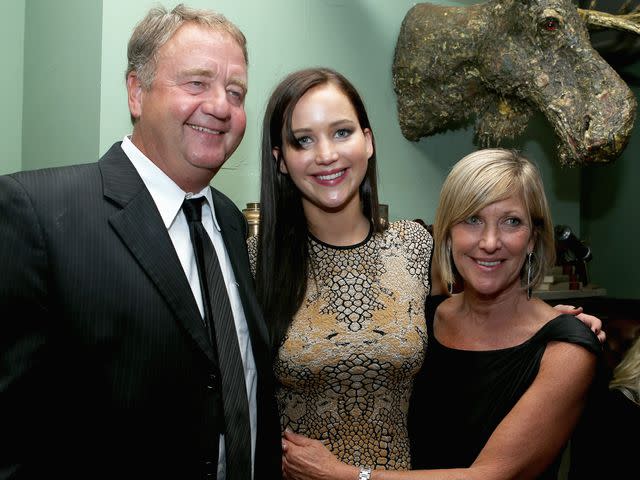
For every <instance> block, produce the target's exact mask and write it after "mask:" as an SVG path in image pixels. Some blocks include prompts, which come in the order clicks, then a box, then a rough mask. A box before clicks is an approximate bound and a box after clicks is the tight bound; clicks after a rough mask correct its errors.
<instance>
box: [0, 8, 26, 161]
mask: <svg viewBox="0 0 640 480" xmlns="http://www.w3.org/2000/svg"><path fill="white" fill-rule="evenodd" d="M6 3H7V4H6V5H3V8H2V15H0V48H1V49H2V69H1V70H0V105H1V106H2V115H1V116H0V153H1V154H0V173H6V172H14V171H16V170H20V169H21V167H22V82H23V75H22V70H23V59H24V11H25V0H12V1H10V2H6Z"/></svg>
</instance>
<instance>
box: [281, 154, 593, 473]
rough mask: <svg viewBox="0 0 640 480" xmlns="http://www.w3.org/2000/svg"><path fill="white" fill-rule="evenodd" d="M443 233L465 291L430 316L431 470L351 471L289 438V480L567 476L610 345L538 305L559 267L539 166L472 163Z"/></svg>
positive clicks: (419, 454)
mask: <svg viewBox="0 0 640 480" xmlns="http://www.w3.org/2000/svg"><path fill="white" fill-rule="evenodd" d="M434 234H435V245H436V248H435V261H436V262H437V264H438V265H440V267H441V272H442V278H443V279H444V281H446V282H452V281H453V279H454V272H457V274H458V275H459V276H460V277H461V278H462V279H463V282H464V289H463V291H462V292H461V293H459V294H455V295H452V296H451V297H449V298H446V299H445V300H444V301H443V302H442V303H440V304H439V305H434V308H430V309H429V311H428V312H427V329H428V330H429V333H430V336H429V348H428V349H427V355H426V358H425V368H424V369H423V370H422V372H421V374H420V376H419V378H418V379H417V381H416V390H415V392H414V396H413V397H412V414H411V415H410V417H409V429H410V431H411V433H412V455H413V456H412V460H413V462H414V464H415V466H416V467H422V468H425V469H426V468H429V469H430V470H415V471H411V472H391V471H385V470H382V469H377V468H375V467H376V466H375V465H367V464H361V466H360V468H358V467H354V466H352V465H346V464H344V463H340V462H338V460H337V459H336V457H335V456H333V455H331V454H330V453H329V452H328V451H327V450H326V449H325V448H324V446H323V445H322V444H321V443H320V442H317V441H315V440H310V439H307V438H305V437H302V436H300V435H296V434H293V433H290V432H286V433H285V441H284V460H283V468H284V472H285V476H286V478H290V479H320V478H332V479H337V480H339V479H345V480H353V479H356V478H360V479H367V478H372V479H375V480H384V479H390V480H394V479H396V480H404V479H425V480H426V479H432V478H433V479H454V478H472V479H473V478H481V479H510V478H518V479H527V478H556V476H557V466H558V464H557V462H555V463H554V460H557V458H558V457H559V455H560V453H561V451H562V447H563V446H564V445H565V444H566V442H567V440H568V439H569V437H570V435H571V432H572V430H573V428H574V426H575V425H576V423H577V421H578V418H579V416H580V412H581V410H582V408H583V406H584V403H585V399H586V397H587V392H588V389H589V386H590V384H591V381H592V378H593V376H594V373H595V365H596V356H597V352H598V351H599V350H600V344H599V342H598V339H597V338H596V336H595V335H594V334H593V332H591V331H590V330H589V329H588V328H587V327H586V326H585V325H584V324H583V323H582V322H580V321H579V320H577V319H575V318H574V317H572V316H568V315H558V311H557V310H556V309H554V308H552V307H550V306H549V305H547V304H546V303H545V302H543V301H542V300H539V299H536V298H532V297H531V296H530V291H531V289H532V288H533V287H535V285H537V284H538V283H539V281H540V280H541V278H542V276H543V274H544V271H545V268H546V267H548V266H550V265H552V264H553V260H554V240H553V225H552V223H551V217H550V214H549V210H548V206H547V202H546V198H545V195H544V189H543V186H542V181H541V179H540V176H539V173H538V171H537V169H536V168H535V166H534V165H533V164H532V163H530V162H529V161H528V160H526V159H524V158H523V157H521V156H519V155H518V154H516V153H515V152H511V151H507V150H501V149H494V150H481V151H478V152H475V153H473V154H471V155H468V156H467V157H465V158H463V159H462V160H461V161H460V162H458V163H457V164H456V165H455V166H454V168H453V169H452V171H451V173H450V174H449V176H448V177H447V179H446V180H445V183H444V186H443V188H442V192H441V196H440V203H439V206H438V210H437V213H436V219H435V225H434Z"/></svg>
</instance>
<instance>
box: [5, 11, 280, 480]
mask: <svg viewBox="0 0 640 480" xmlns="http://www.w3.org/2000/svg"><path fill="white" fill-rule="evenodd" d="M128 57H129V63H128V68H127V73H126V84H127V91H128V103H129V109H130V113H131V118H132V120H133V133H132V135H131V136H130V137H126V138H124V140H123V141H122V142H117V143H116V144H114V145H113V146H112V147H111V149H110V150H109V151H108V152H107V153H106V154H105V155H104V156H103V157H102V158H101V159H100V160H99V162H98V163H93V164H87V165H80V166H72V167H64V168H56V169H48V170H40V171H33V172H21V173H16V174H13V175H8V176H3V177H0V245H1V247H0V248H1V249H2V255H0V272H1V275H0V307H1V308H2V312H3V313H2V321H1V322H0V431H1V432H2V434H1V436H2V441H1V443H2V446H1V448H0V478H20V479H22V478H38V479H41V478H65V479H70V478H83V479H95V478H110V479H121V478H138V479H143V478H144V479H146V478H176V479H189V478H218V479H227V480H235V479H238V480H239V479H244V480H249V479H251V478H253V479H258V478H264V479H271V478H277V477H278V476H279V475H280V474H281V471H280V457H281V450H280V439H279V437H280V432H279V426H278V420H277V413H276V408H275V403H274V399H273V395H272V393H273V392H272V390H273V383H272V382H273V379H272V372H271V357H270V353H269V349H268V338H267V332H266V327H265V324H264V320H263V318H262V316H261V313H260V311H259V307H258V304H257V301H256V298H255V294H254V292H253V286H252V280H251V276H250V272H249V266H248V258H247V253H246V247H245V235H246V222H245V221H244V217H243V216H242V214H241V212H240V211H239V210H238V209H237V208H236V207H235V205H234V204H233V203H232V202H231V201H230V200H229V199H228V198H227V197H225V196H224V195H223V194H222V193H220V192H218V191H217V190H215V189H213V188H211V187H209V182H210V181H211V179H212V178H213V176H214V175H215V174H216V173H217V172H218V170H219V169H220V167H221V166H222V165H223V164H224V162H225V161H226V160H227V159H228V158H229V157H230V156H231V154H232V153H233V152H234V151H235V149H236V148H237V146H238V144H239V143H240V141H241V140H242V137H243V135H244V130H245V125H246V117H245V111H244V97H245V94H246V90H247V53H246V41H245V37H244V35H243V34H242V32H241V31H240V30H239V29H238V28H237V27H236V26H235V25H233V24H232V23H231V22H229V21H228V20H227V19H225V18H224V17H223V16H221V15H219V14H217V13H214V12H211V11H204V10H195V9H191V8H188V7H185V6H182V5H179V6H177V7H176V8H175V9H174V10H173V11H171V12H167V11H166V10H164V9H163V8H154V9H152V10H151V11H150V12H149V13H148V15H147V16H146V17H145V18H144V19H143V20H142V21H141V22H140V23H139V24H138V25H137V26H136V28H135V30H134V32H133V35H132V37H131V39H130V41H129V48H128ZM200 197H202V198H204V199H205V200H204V202H201V201H197V202H196V203H198V205H200V206H201V208H202V214H201V215H202V220H201V223H200V222H199V221H198V219H195V220H193V219H192V218H191V217H190V218H189V219H188V218H187V216H186V215H187V213H188V212H187V211H186V210H183V208H182V207H183V203H184V204H185V208H186V204H187V203H193V202H185V199H196V198H200ZM198 208H200V207H198ZM192 222H195V223H192ZM196 224H198V227H195V226H194V225H196ZM201 227H204V230H206V232H207V233H206V235H207V237H210V238H211V242H210V243H209V245H210V244H211V243H212V244H213V247H214V248H215V252H216V253H215V255H214V254H211V255H210V256H209V257H216V256H217V258H218V259H219V263H220V270H221V272H222V276H220V275H218V277H216V278H218V279H222V280H221V282H223V283H221V285H222V287H221V289H222V290H220V291H222V292H223V294H222V300H220V299H218V300H216V301H220V302H223V303H224V304H225V305H227V306H229V305H230V309H229V308H227V310H230V311H231V312H232V317H229V318H230V320H229V321H228V322H227V323H225V324H224V325H225V327H224V328H229V329H230V330H229V331H230V332H231V334H229V333H228V332H227V333H225V331H224V329H221V328H220V324H218V323H216V322H222V321H223V320H218V318H222V317H223V315H222V314H220V312H218V311H215V310H216V309H217V307H216V306H215V305H217V304H215V303H210V302H214V300H213V299H211V297H214V296H216V295H215V294H214V293H213V291H214V289H213V287H212V286H211V283H207V282H210V281H211V279H210V278H209V277H208V275H209V270H207V268H209V266H205V263H207V261H208V259H207V258H204V260H202V263H200V264H198V262H200V260H201V259H202V258H203V255H204V256H206V255H207V254H206V251H205V253H204V254H203V253H202V252H201V253H198V248H197V247H196V248H194V247H193V246H192V239H193V238H194V235H196V236H197V234H196V233H194V232H195V231H196V230H197V228H201ZM194 229H195V230H194ZM200 238H204V237H200ZM194 241H195V240H194ZM207 242H209V240H208V239H207V240H206V241H204V243H207ZM204 243H203V242H201V243H200V244H199V245H203V244H204ZM198 255H200V257H199V256H198ZM214 283H215V280H214ZM227 296H228V300H227ZM221 304H222V303H221ZM220 342H224V343H222V344H221V343H220ZM221 345H223V346H222V347H221ZM228 346H232V347H233V348H231V347H228ZM231 350H234V351H235V352H239V355H238V354H236V359H235V360H233V359H232V360H229V357H228V351H231ZM228 372H232V373H231V374H229V373H228ZM234 372H236V373H234ZM237 372H239V373H237ZM243 376H244V379H243V378H242V377H243ZM233 382H236V385H240V387H239V390H236V391H239V392H240V393H241V395H238V396H237V397H236V396H235V394H233V395H232V394H229V393H227V392H228V390H227V388H228V387H227V384H229V383H233ZM244 390H246V394H245V391H244ZM228 408H235V413H233V415H234V417H233V418H231V417H229V415H230V414H229V413H228V411H227V410H228ZM240 426H241V427H242V429H243V432H245V433H246V435H245V436H244V437H242V436H240V437H238V436H237V434H236V433H234V432H236V431H237V430H238V429H240ZM236 438H240V440H235V439H236ZM234 442H235V443H234Z"/></svg>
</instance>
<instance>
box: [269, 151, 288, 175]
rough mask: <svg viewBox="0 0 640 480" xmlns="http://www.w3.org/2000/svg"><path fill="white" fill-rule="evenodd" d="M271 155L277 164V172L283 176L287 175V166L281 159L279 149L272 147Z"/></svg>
mask: <svg viewBox="0 0 640 480" xmlns="http://www.w3.org/2000/svg"><path fill="white" fill-rule="evenodd" d="M271 154H272V155H273V158H274V160H275V162H276V164H277V167H278V171H279V172H280V173H282V174H283V175H287V174H288V173H289V170H287V164H286V163H285V161H284V159H283V158H282V152H281V151H280V147H273V149H272V150H271Z"/></svg>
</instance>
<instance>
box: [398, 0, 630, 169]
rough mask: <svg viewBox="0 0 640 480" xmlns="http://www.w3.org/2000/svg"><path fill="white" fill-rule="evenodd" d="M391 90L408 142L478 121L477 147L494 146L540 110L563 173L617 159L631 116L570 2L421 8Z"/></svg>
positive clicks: (623, 92)
mask: <svg viewBox="0 0 640 480" xmlns="http://www.w3.org/2000/svg"><path fill="white" fill-rule="evenodd" d="M583 15H584V13H583ZM393 81H394V89H395V92H396V95H397V104H398V118H399V121H400V127H401V130H402V133H403V135H404V136H405V137H406V138H407V139H409V140H412V141H417V140H419V139H420V138H422V137H425V136H429V135H432V134H435V133H437V132H441V131H445V130H447V129H451V128H456V127H458V126H460V125H462V124H464V123H466V122H467V121H469V120H470V119H471V118H472V117H473V116H475V140H476V143H477V144H479V145H480V146H482V147H488V146H497V145H499V144H500V142H501V141H502V140H503V139H505V138H514V137H517V136H518V135H520V134H522V133H523V131H524V130H525V128H526V126H527V124H528V122H529V119H530V117H531V114H532V113H533V112H535V111H540V112H542V114H543V115H544V116H545V117H546V119H547V120H548V121H549V122H550V124H551V125H552V127H553V129H554V131H555V132H556V134H557V136H558V158H559V160H560V162H561V164H563V165H582V164H587V163H605V162H611V161H613V160H615V159H616V158H617V157H618V156H619V155H620V154H621V153H622V151H623V150H624V148H625V147H626V145H627V143H628V141H629V137H630V134H631V130H632V128H633V122H634V119H635V112H636V99H635V96H634V94H633V92H631V90H630V89H629V87H628V86H627V84H626V83H625V82H624V81H623V80H622V79H621V78H620V77H619V75H618V74H617V73H616V72H615V71H614V70H613V68H611V67H610V66H609V65H608V64H607V63H606V62H605V61H604V60H603V59H602V57H600V55H599V54H598V53H597V52H596V51H595V50H594V49H593V47H592V46H591V43H590V40H589V34H588V31H587V27H586V24H585V20H584V19H583V18H582V17H581V13H579V12H578V9H577V8H576V7H575V5H573V3H572V2H571V0H491V1H489V2H486V3H482V4H476V5H472V6H469V7H446V6H440V5H432V4H429V3H419V4H417V5H415V6H414V7H413V8H411V9H410V10H409V12H407V14H406V16H405V18H404V20H403V22H402V26H401V29H400V34H399V36H398V41H397V44H396V50H395V58H394V63H393Z"/></svg>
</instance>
